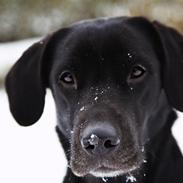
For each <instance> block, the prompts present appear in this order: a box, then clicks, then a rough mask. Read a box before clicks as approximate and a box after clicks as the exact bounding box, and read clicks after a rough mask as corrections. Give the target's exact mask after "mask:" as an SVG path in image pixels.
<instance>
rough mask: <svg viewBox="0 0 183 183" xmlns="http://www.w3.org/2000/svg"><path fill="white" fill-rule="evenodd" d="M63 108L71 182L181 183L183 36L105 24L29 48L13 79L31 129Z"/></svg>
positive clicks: (11, 90) (10, 84)
mask: <svg viewBox="0 0 183 183" xmlns="http://www.w3.org/2000/svg"><path fill="white" fill-rule="evenodd" d="M46 88H50V89H51V91H52V94H53V97H54V100H55V104H56V109H57V117H58V125H57V127H56V130H57V133H58V135H59V139H60V141H61V143H62V146H63V148H64V150H65V154H66V156H67V160H68V170H67V175H66V176H65V179H64V183H71V182H72V183H76V182H79V183H100V182H109V183H110V182H112V183H126V182H137V183H164V182H165V183H182V182H183V156H182V154H181V152H180V150H179V148H178V146H177V143H176V141H175V139H174V137H173V136H172V133H171V127H172V125H173V123H174V121H175V119H176V117H177V116H176V112H175V111H174V108H175V109H177V110H179V111H183V36H182V35H180V34H179V33H178V32H177V31H175V30H174V29H172V28H169V27H166V26H164V25H162V24H160V23H158V22H150V21H148V20H147V19H145V18H143V17H133V18H129V17H116V18H101V19H95V20H89V21H83V22H79V23H76V24H73V25H71V26H70V27H67V28H63V29H61V30H59V31H57V32H55V33H53V34H51V35H49V36H47V37H46V38H45V39H43V40H42V41H40V42H38V43H36V44H34V45H33V46H31V47H30V48H29V49H28V50H27V51H26V52H25V53H24V54H23V55H22V57H21V58H20V59H19V60H18V62H17V63H16V64H15V65H14V67H13V68H12V69H11V71H10V72H9V74H8V75H7V78H6V90H7V93H8V97H9V102H10V109H11V112H12V114H13V116H14V118H15V119H16V121H17V122H18V123H19V124H20V125H23V126H29V125H32V124H34V123H35V122H36V121H38V119H39V118H40V116H41V114H42V112H43V107H44V98H45V93H46Z"/></svg>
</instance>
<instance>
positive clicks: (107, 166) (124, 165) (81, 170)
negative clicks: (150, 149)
mask: <svg viewBox="0 0 183 183" xmlns="http://www.w3.org/2000/svg"><path fill="white" fill-rule="evenodd" d="M125 159H126V160H125V161H124V159H118V157H116V158H115V160H114V159H113V160H112V159H110V160H108V159H106V160H101V161H100V160H99V159H98V160H97V159H96V160H90V159H88V160H86V161H85V163H84V164H80V162H78V161H75V162H72V163H71V169H72V171H73V173H74V174H75V175H76V176H80V177H81V176H82V177H83V176H86V175H89V174H91V175H93V176H95V177H116V176H119V175H124V174H127V173H130V172H132V171H135V170H137V169H139V168H140V167H141V164H142V163H143V162H141V160H142V159H143V158H142V157H139V155H138V153H134V154H133V156H130V157H126V158H125Z"/></svg>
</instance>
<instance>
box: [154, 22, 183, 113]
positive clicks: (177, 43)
mask: <svg viewBox="0 0 183 183" xmlns="http://www.w3.org/2000/svg"><path fill="white" fill-rule="evenodd" d="M153 24H154V26H155V28H156V30H157V32H158V33H159V36H160V39H161V43H162V47H163V50H164V53H161V54H164V62H163V65H162V70H163V87H164V89H165V92H166V93H167V96H168V99H169V102H170V104H171V105H172V106H173V107H175V108H176V109H177V110H180V111H183V36H182V35H181V34H180V33H178V32H177V31H176V30H174V29H173V28H170V27H167V26H165V25H162V24H161V23H158V22H154V23H153Z"/></svg>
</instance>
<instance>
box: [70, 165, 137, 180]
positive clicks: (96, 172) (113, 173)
mask: <svg viewBox="0 0 183 183" xmlns="http://www.w3.org/2000/svg"><path fill="white" fill-rule="evenodd" d="M139 168H140V167H139V166H136V165H134V166H131V167H128V168H124V169H112V168H108V167H104V166H101V167H99V168H96V169H93V170H90V171H89V172H85V173H84V172H82V173H81V172H80V173H78V172H75V171H73V173H74V174H75V175H76V176H79V177H84V176H86V175H92V176H94V177H98V178H103V177H108V178H110V177H111V178H112V177H117V176H122V175H125V174H127V173H131V172H133V171H136V170H138V169H139Z"/></svg>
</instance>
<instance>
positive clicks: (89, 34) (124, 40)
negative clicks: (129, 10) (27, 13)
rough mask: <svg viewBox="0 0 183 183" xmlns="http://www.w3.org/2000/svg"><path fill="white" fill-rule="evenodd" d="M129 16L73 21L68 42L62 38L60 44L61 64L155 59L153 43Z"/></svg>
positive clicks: (67, 38)
mask: <svg viewBox="0 0 183 183" xmlns="http://www.w3.org/2000/svg"><path fill="white" fill-rule="evenodd" d="M126 20H128V19H127V18H112V19H99V20H91V21H86V22H81V23H77V24H74V25H72V26H71V27H70V31H69V34H67V36H66V38H65V41H64V43H63V42H62V41H61V43H60V44H61V46H58V47H57V52H56V53H57V55H58V57H61V58H60V64H61V65H62V64H63V65H69V64H73V63H75V64H76V65H77V66H78V65H79V64H81V63H82V64H83V62H84V64H86V63H87V65H88V67H90V66H91V67H92V65H93V64H95V65H96V64H100V65H101V64H110V65H111V66H115V65H116V67H118V66H120V67H121V66H123V64H125V63H130V62H131V61H133V62H135V61H136V60H141V61H142V60H143V61H147V62H151V60H153V59H152V58H154V57H155V56H154V51H153V47H152V43H151V42H150V41H149V40H146V37H145V36H144V35H143V34H141V32H139V31H138V30H136V28H135V27H132V26H131V25H130V24H129V23H128V21H126ZM61 60H62V61H61ZM129 61H130V62H129ZM78 62H79V63H78ZM90 64H91V65H90ZM119 64H120V65H119ZM108 68H109V67H108Z"/></svg>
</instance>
